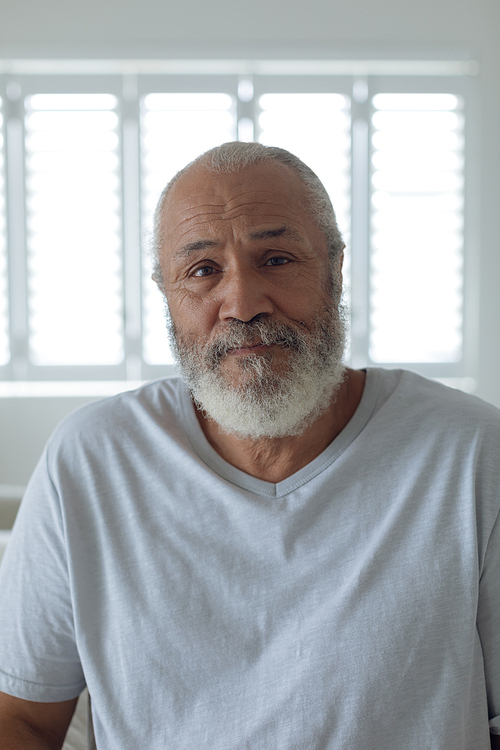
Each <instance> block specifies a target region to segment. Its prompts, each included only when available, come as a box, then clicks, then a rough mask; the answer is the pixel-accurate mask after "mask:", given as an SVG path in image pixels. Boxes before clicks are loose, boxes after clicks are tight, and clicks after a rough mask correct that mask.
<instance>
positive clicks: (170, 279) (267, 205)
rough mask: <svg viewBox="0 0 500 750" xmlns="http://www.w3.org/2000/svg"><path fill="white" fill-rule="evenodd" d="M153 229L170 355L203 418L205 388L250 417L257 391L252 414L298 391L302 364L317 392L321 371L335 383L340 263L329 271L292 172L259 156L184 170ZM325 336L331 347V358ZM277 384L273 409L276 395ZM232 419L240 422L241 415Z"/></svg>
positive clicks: (317, 232)
mask: <svg viewBox="0 0 500 750" xmlns="http://www.w3.org/2000/svg"><path fill="white" fill-rule="evenodd" d="M163 224H164V243H163V248H162V255H161V258H160V262H161V268H162V271H163V276H164V281H165V290H166V295H167V301H168V306H169V310H170V316H171V321H172V332H173V338H174V342H173V343H174V350H176V353H177V357H178V359H179V364H180V365H181V371H183V374H184V376H185V378H186V379H187V381H188V385H189V386H190V387H191V390H192V391H193V394H194V396H195V399H196V400H197V401H198V404H199V405H200V406H201V408H203V409H204V410H205V411H207V412H208V414H209V415H210V416H212V417H213V418H214V419H215V420H216V421H218V422H219V423H222V422H224V418H223V417H221V415H220V409H219V411H217V410H218V407H214V408H215V412H216V413H212V412H213V410H212V409H211V408H209V407H208V406H207V403H206V402H207V398H208V401H210V398H211V397H210V396H208V397H206V394H207V392H209V391H213V390H214V389H216V390H217V389H219V391H220V393H219V397H218V401H221V399H222V400H223V401H226V403H228V402H227V398H228V397H229V396H231V398H233V402H232V405H231V407H230V408H231V410H232V411H233V412H234V410H235V409H236V408H237V405H238V404H240V402H241V400H242V399H244V398H247V400H248V399H250V402H249V413H250V412H252V410H253V411H255V409H259V406H258V403H257V402H261V401H262V398H261V397H263V398H264V400H265V398H266V393H267V403H266V404H265V405H264V406H262V409H263V410H264V411H265V412H266V413H269V410H270V409H271V410H272V411H274V412H275V414H276V415H277V414H278V412H279V414H281V415H282V414H283V409H284V403H285V402H288V401H290V397H291V395H290V392H289V390H290V382H291V380H294V381H295V388H296V390H297V382H298V381H297V370H302V371H304V368H305V369H307V370H308V374H307V376H305V379H306V381H309V380H310V378H311V373H310V372H309V370H310V369H311V367H312V368H313V369H316V370H317V369H318V367H319V368H320V369H321V367H322V369H323V370H324V372H323V374H322V377H323V379H324V380H325V382H323V384H322V385H321V387H320V390H321V393H323V391H324V388H325V383H326V381H328V382H329V383H330V385H331V382H330V381H331V377H330V380H329V376H328V373H330V374H331V370H332V367H333V369H335V368H336V375H335V378H336V382H337V381H338V380H339V364H340V363H339V362H338V361H337V360H339V359H340V356H341V354H340V355H339V349H341V348H342V341H341V339H342V336H341V332H340V328H341V326H340V322H339V319H338V313H337V309H336V308H337V304H338V293H336V296H337V300H336V303H337V304H336V303H335V302H334V299H333V296H332V287H333V288H334V289H336V290H338V289H339V288H340V284H341V277H340V267H339V268H336V269H333V272H332V269H331V264H330V259H329V256H328V252H327V245H326V239H325V237H324V235H323V233H322V232H321V230H320V229H318V227H317V226H316V225H315V223H314V222H313V221H312V219H311V218H310V216H309V214H308V211H307V210H306V208H305V201H304V197H303V188H302V184H301V182H300V180H299V178H298V177H297V176H296V174H295V173H294V172H293V171H292V170H291V169H289V168H288V167H286V166H284V165H281V164H275V163H271V164H269V163H265V164H260V165H256V166H253V167H248V168H246V169H244V170H242V171H240V172H237V173H229V174H218V175H217V174H214V173H212V172H210V171H208V170H206V169H205V168H202V167H196V168H194V169H192V170H189V171H188V172H187V173H186V174H184V175H183V176H182V177H181V178H180V179H179V180H178V182H177V183H176V184H175V186H174V187H173V189H172V191H171V193H170V195H169V196H168V198H167V201H166V205H165V207H164V212H163ZM330 339H334V340H335V342H336V353H335V355H334V360H335V361H334V362H333V364H332V352H331V349H332V346H331V344H332V342H331V341H330ZM311 352H312V353H313V355H314V356H313V359H314V360H315V362H316V364H314V363H313V362H312V361H311ZM320 363H322V365H320ZM325 373H326V375H325ZM203 374H206V375H207V377H208V375H209V374H210V377H209V378H208V380H206V381H205V386H204V387H203V388H202V389H201V390H202V391H203V392H204V393H205V397H203V398H200V395H199V394H200V392H201V391H200V388H199V387H198V393H197V391H196V382H197V381H199V380H200V377H202V375H203ZM303 374H304V373H303ZM299 380H300V377H299ZM286 383H287V384H288V385H287V387H286V388H285V391H286V392H284V393H282V394H281V397H280V399H278V400H279V405H278V402H277V401H276V398H275V397H276V396H277V393H278V391H280V389H281V390H282V386H283V385H284V384H286ZM198 385H199V383H198ZM304 387H305V385H304V383H303V384H302V385H300V386H298V388H299V391H300V389H302V391H303V388H304ZM323 395H324V394H323ZM269 397H272V398H274V409H273V408H272V406H271V403H270V401H269ZM299 398H300V395H299ZM312 398H313V400H314V398H316V399H317V398H318V395H316V396H314V397H312ZM234 399H236V400H234ZM252 399H253V401H252ZM301 400H302V401H304V395H303V394H302V398H301ZM306 400H307V399H306ZM217 414H218V416H217ZM235 419H236V421H237V424H238V425H241V424H242V420H243V417H242V414H241V413H240V414H239V416H237V417H235ZM233 421H234V420H233ZM243 421H244V420H243ZM299 421H300V420H299ZM222 426H224V425H222ZM226 427H227V426H226ZM227 429H228V431H235V432H237V431H238V430H236V429H233V430H231V429H230V428H229V427H227ZM266 429H268V428H266ZM279 429H281V433H282V432H283V427H282V428H279ZM250 432H252V431H250ZM250 432H249V430H248V429H247V430H246V433H247V434H250ZM257 432H258V430H257V431H256V430H255V429H254V430H253V433H252V434H254V435H256V434H257ZM268 432H269V429H268ZM288 432H289V433H290V430H288ZM240 433H241V434H244V433H245V429H243V428H241V429H240ZM281 433H280V434H281Z"/></svg>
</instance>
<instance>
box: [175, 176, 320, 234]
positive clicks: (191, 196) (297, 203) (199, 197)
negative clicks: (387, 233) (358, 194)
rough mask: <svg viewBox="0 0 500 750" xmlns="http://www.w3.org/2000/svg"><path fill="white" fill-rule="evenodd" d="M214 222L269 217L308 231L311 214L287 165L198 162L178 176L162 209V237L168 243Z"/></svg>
mask: <svg viewBox="0 0 500 750" xmlns="http://www.w3.org/2000/svg"><path fill="white" fill-rule="evenodd" d="M215 222H230V223H238V222H240V223H241V225H242V226H243V225H246V226H257V225H261V224H266V223H267V222H271V223H272V222H278V223H279V222H281V223H287V224H289V223H292V224H294V225H296V226H297V227H299V231H300V228H301V227H302V229H303V231H304V232H306V233H309V232H311V231H313V230H314V229H316V231H317V227H316V224H315V222H313V220H312V219H311V217H310V212H309V210H308V203H307V200H306V195H305V190H304V186H303V184H302V182H301V180H300V178H299V177H298V176H297V175H296V173H295V172H294V171H293V170H292V169H290V168H289V167H287V166H285V165H282V164H277V163H267V162H264V163H262V164H257V165H253V166H251V167H245V168H244V169H242V170H240V171H238V172H229V173H214V172H212V171H210V170H209V169H207V168H206V167H203V166H199V165H196V166H195V167H192V168H191V169H189V170H188V171H187V172H185V173H184V174H183V175H181V176H180V177H179V179H178V180H177V182H176V183H175V184H174V185H173V186H172V189H171V191H170V192H169V194H168V195H167V197H166V200H165V204H164V207H163V211H162V222H161V223H162V237H163V240H164V242H166V243H167V244H168V245H170V244H171V243H172V242H174V243H176V242H177V241H178V240H179V239H181V238H183V237H184V236H185V235H186V233H187V232H196V231H201V230H203V228H206V227H208V226H213V224H214V223H215Z"/></svg>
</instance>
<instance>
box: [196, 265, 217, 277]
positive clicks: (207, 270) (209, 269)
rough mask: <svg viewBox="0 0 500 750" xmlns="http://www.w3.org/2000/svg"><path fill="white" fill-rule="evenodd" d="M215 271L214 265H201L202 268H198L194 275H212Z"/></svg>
mask: <svg viewBox="0 0 500 750" xmlns="http://www.w3.org/2000/svg"><path fill="white" fill-rule="evenodd" d="M214 272H215V268H213V266H201V267H200V268H197V269H196V270H195V271H193V274H192V275H193V276H197V277H198V278H199V277H200V276H210V275H211V274H212V273H214Z"/></svg>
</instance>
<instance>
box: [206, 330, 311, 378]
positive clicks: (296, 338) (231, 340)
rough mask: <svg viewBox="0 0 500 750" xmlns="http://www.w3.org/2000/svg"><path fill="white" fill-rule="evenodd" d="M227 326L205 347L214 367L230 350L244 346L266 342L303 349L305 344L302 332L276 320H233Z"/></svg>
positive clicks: (208, 358) (285, 347)
mask: <svg viewBox="0 0 500 750" xmlns="http://www.w3.org/2000/svg"><path fill="white" fill-rule="evenodd" d="M227 326H228V329H227V330H226V331H224V333H223V334H221V335H220V336H219V337H218V338H217V339H216V340H215V341H212V342H211V343H210V344H207V345H206V347H205V352H204V354H205V360H206V362H207V364H209V365H211V366H212V367H213V366H217V365H218V364H219V362H220V361H221V360H222V359H224V357H226V356H227V354H228V353H229V352H230V351H232V350H233V349H239V348H241V347H243V346H254V345H255V344H264V345H266V346H270V345H275V346H281V347H283V348H284V349H292V350H294V351H301V350H302V349H303V348H304V345H305V342H304V334H303V333H302V332H299V331H297V330H296V329H295V328H294V327H293V326H290V325H288V324H286V323H281V322H280V321H276V320H274V321H273V320H254V321H249V322H245V321H242V320H233V321H230V322H228V324H227Z"/></svg>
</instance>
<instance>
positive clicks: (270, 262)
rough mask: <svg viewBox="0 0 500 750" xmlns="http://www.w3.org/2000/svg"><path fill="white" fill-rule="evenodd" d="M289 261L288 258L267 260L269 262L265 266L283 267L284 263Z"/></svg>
mask: <svg viewBox="0 0 500 750" xmlns="http://www.w3.org/2000/svg"><path fill="white" fill-rule="evenodd" d="M289 262H290V261H289V260H288V258H280V257H276V258H269V260H268V261H267V262H266V266H284V265H285V264H286V263H289Z"/></svg>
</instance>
